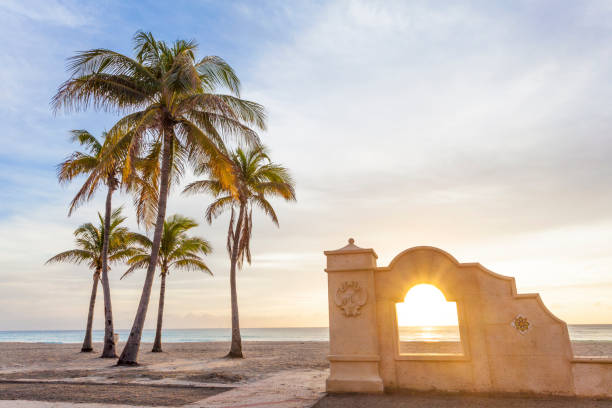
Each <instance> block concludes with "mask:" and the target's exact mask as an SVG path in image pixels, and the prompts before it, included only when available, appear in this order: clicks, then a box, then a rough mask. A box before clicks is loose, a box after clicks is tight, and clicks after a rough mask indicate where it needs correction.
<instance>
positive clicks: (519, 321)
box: [511, 315, 531, 334]
mask: <svg viewBox="0 0 612 408" xmlns="http://www.w3.org/2000/svg"><path fill="white" fill-rule="evenodd" d="M511 325H512V327H514V328H515V329H516V330H517V331H518V332H519V333H520V334H525V333H527V332H528V331H529V329H531V323H530V322H529V320H527V318H526V317H525V316H521V315H517V316H516V317H515V318H514V320H512V323H511Z"/></svg>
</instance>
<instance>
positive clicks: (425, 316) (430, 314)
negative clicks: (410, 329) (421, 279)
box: [396, 284, 457, 330]
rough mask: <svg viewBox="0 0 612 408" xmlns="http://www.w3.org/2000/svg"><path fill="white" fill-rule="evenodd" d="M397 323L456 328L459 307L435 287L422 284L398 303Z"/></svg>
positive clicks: (401, 324)
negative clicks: (402, 301)
mask: <svg viewBox="0 0 612 408" xmlns="http://www.w3.org/2000/svg"><path fill="white" fill-rule="evenodd" d="M396 308H397V322H398V325H399V326H425V327H423V330H427V329H430V330H431V327H429V326H456V325H457V305H456V304H455V302H447V301H446V299H445V298H444V295H443V294H442V292H441V291H440V290H439V289H438V288H436V287H435V286H433V285H427V284H421V285H416V286H414V287H412V289H410V290H409V291H408V293H407V294H406V297H405V298H404V303H398V304H397V305H396Z"/></svg>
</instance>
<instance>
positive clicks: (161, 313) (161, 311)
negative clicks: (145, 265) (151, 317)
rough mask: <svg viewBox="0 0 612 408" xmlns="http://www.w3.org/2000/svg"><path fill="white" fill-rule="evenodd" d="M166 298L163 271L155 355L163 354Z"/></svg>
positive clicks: (163, 272)
mask: <svg viewBox="0 0 612 408" xmlns="http://www.w3.org/2000/svg"><path fill="white" fill-rule="evenodd" d="M165 298H166V271H162V276H161V285H160V287H159V306H158V308H157V329H156V330H155V341H154V342H153V350H151V351H152V352H153V353H161V352H162V344H161V336H162V319H163V317H164V299H165Z"/></svg>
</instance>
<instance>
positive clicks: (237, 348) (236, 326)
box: [226, 203, 246, 358]
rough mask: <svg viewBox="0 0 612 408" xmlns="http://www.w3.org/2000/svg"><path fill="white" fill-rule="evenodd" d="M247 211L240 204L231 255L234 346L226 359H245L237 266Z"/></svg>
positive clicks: (244, 205) (243, 205)
mask: <svg viewBox="0 0 612 408" xmlns="http://www.w3.org/2000/svg"><path fill="white" fill-rule="evenodd" d="M245 211H246V203H244V204H243V203H240V213H239V215H238V222H237V223H236V231H235V233H234V245H233V248H232V254H231V264H230V295H231V302H232V344H231V345H230V351H229V353H227V356H226V357H230V358H243V357H244V356H243V355H242V338H241V336H240V319H239V316H238V292H237V290H236V266H237V264H238V252H239V251H240V248H239V245H240V233H241V231H242V223H243V222H244V213H245Z"/></svg>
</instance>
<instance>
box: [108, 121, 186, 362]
mask: <svg viewBox="0 0 612 408" xmlns="http://www.w3.org/2000/svg"><path fill="white" fill-rule="evenodd" d="M173 142H174V130H173V129H172V126H171V125H168V126H165V127H164V148H163V153H162V167H161V175H160V179H161V180H160V186H159V202H158V204H157V220H156V222H155V232H154V234H153V245H152V246H151V256H150V259H149V267H148V268H147V276H146V278H145V283H144V286H143V288H142V295H141V296H140V303H139V304H138V310H137V311H136V317H135V318H134V324H133V325H132V330H131V331H130V337H129V338H128V340H127V343H126V344H125V347H124V348H123V352H122V353H121V356H120V357H119V361H117V365H136V364H138V362H137V359H138V350H139V349H140V340H141V338H142V330H143V328H144V322H145V319H146V317H147V309H148V307H149V300H150V299H151V288H152V286H153V279H154V278H155V268H156V266H157V258H158V256H159V247H160V245H161V237H162V232H163V229H164V220H165V218H166V203H167V200H168V187H169V184H170V168H171V166H172V155H173V153H172V147H173V146H172V144H173Z"/></svg>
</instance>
